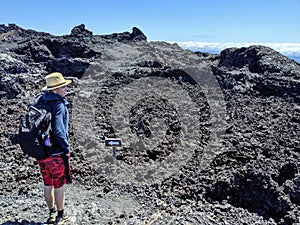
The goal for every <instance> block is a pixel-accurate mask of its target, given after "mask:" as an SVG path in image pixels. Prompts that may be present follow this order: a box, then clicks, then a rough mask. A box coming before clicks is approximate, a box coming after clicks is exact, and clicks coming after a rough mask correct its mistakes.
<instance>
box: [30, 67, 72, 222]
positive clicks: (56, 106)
mask: <svg viewBox="0 0 300 225" xmlns="http://www.w3.org/2000/svg"><path fill="white" fill-rule="evenodd" d="M45 80H46V86H45V87H43V88H42V91H45V93H43V94H42V95H41V96H40V97H38V98H37V99H36V100H35V105H36V104H38V103H39V104H41V103H42V104H46V105H48V106H50V108H51V114H52V120H51V128H52V131H51V135H50V143H51V148H50V153H49V154H48V155H49V156H48V157H47V158H46V159H43V160H37V162H38V165H39V168H40V171H41V174H42V178H43V182H44V197H45V201H46V203H47V206H48V208H49V218H48V220H47V222H46V223H47V224H56V225H59V224H63V223H64V222H65V221H66V220H67V215H66V213H65V212H64V204H65V199H64V198H65V193H64V185H65V184H66V183H71V174H70V144H69V141H68V123H69V112H68V106H69V103H68V101H67V100H66V99H65V96H66V94H67V90H68V89H67V85H68V84H70V83H71V82H72V81H71V80H66V79H65V78H64V77H63V75H62V74H61V73H59V72H53V73H50V74H49V75H47V76H46V77H45ZM48 144H49V143H48ZM55 206H56V207H55ZM55 208H56V209H55Z"/></svg>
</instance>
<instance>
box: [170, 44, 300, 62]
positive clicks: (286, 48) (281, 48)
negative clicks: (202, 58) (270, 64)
mask: <svg viewBox="0 0 300 225" xmlns="http://www.w3.org/2000/svg"><path fill="white" fill-rule="evenodd" d="M172 43H174V42H172ZM176 43H177V44H178V45H179V46H180V47H182V48H184V49H189V50H191V51H193V52H197V51H200V52H207V53H211V54H220V52H221V51H222V50H224V49H226V48H231V47H236V48H241V47H249V46H251V45H263V46H267V47H270V48H272V49H274V50H275V51H278V52H280V53H281V54H283V55H285V56H287V57H289V58H290V59H293V60H295V61H296V62H298V63H300V43H233V42H227V43H219V42H192V41H187V42H176Z"/></svg>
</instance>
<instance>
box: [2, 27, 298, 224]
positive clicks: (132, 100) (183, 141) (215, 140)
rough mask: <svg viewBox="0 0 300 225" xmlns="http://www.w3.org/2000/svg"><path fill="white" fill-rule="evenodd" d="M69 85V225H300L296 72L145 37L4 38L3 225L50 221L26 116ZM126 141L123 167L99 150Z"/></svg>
mask: <svg viewBox="0 0 300 225" xmlns="http://www.w3.org/2000/svg"><path fill="white" fill-rule="evenodd" d="M52 71H60V72H62V73H63V74H64V75H65V76H67V77H69V78H70V79H72V80H73V85H71V86H70V94H69V95H68V96H67V98H68V100H69V101H70V102H71V108H70V112H71V120H70V126H71V127H70V128H71V131H70V141H71V144H72V165H73V166H72V167H73V176H74V184H72V185H69V186H67V193H66V203H67V209H68V211H70V213H71V220H70V224H293V223H297V222H298V223H299V222H300V213H299V207H300V177H299V154H300V142H299V135H300V132H299V130H300V105H299V103H300V93H299V92H300V65H299V64H298V63H296V62H295V61H293V60H291V59H289V58H287V57H285V56H282V55H281V54H279V53H278V52H275V51H274V50H272V49H270V48H267V47H265V46H251V47H249V48H239V49H235V48H230V49H225V50H224V51H222V52H221V54H220V55H211V54H207V53H201V52H197V53H192V52H190V51H187V50H183V49H181V48H180V47H179V46H178V45H176V44H173V45H171V44H168V43H164V42H148V41H147V38H146V36H145V35H144V34H143V33H142V32H141V31H140V30H139V29H138V28H133V30H132V32H131V33H130V32H124V33H118V34H111V35H94V34H93V33H92V32H91V31H88V30H86V29H85V27H84V25H79V26H77V27H74V28H73V29H72V31H71V34H70V35H64V36H54V35H51V34H48V33H43V32H37V31H33V30H24V29H22V28H20V27H18V26H16V25H13V24H10V25H8V26H5V25H0V74H1V77H0V98H1V103H0V104H1V108H0V112H1V114H0V115H1V116H0V120H1V123H0V126H1V130H2V132H1V134H0V143H1V144H0V174H1V175H0V185H1V189H0V192H1V196H3V197H2V198H1V199H0V209H1V210H0V222H1V223H2V224H6V225H9V224H42V222H43V221H44V220H45V218H46V217H47V211H46V206H45V203H44V201H43V197H42V184H41V178H40V174H39V171H38V167H37V164H36V163H35V161H34V160H32V159H30V158H28V157H26V156H24V155H23V154H22V152H21V149H20V148H19V146H18V144H17V143H16V140H15V134H16V132H17V123H18V117H19V115H20V114H21V113H24V112H25V110H26V107H27V106H28V105H29V104H31V103H32V102H33V100H34V98H35V96H36V95H38V94H39V93H40V90H41V88H42V87H43V86H44V76H45V75H46V74H47V73H49V72H52ZM108 137H116V138H121V139H122V142H123V145H122V147H120V148H118V149H117V163H116V164H115V163H113V160H112V150H111V149H109V148H106V147H105V146H104V139H105V138H108Z"/></svg>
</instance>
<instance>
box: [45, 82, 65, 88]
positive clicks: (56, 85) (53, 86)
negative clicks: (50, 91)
mask: <svg viewBox="0 0 300 225" xmlns="http://www.w3.org/2000/svg"><path fill="white" fill-rule="evenodd" d="M65 83H67V82H66V81H64V82H62V83H59V84H55V85H52V86H47V87H48V88H55V87H58V86H60V85H63V84H65Z"/></svg>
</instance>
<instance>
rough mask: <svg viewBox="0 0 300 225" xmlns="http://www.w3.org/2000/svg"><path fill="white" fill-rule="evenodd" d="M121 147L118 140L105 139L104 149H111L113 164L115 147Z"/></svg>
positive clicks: (115, 155)
mask: <svg viewBox="0 0 300 225" xmlns="http://www.w3.org/2000/svg"><path fill="white" fill-rule="evenodd" d="M121 146H122V141H121V139H119V138H105V147H108V148H112V156H113V164H116V163H117V147H121Z"/></svg>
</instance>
